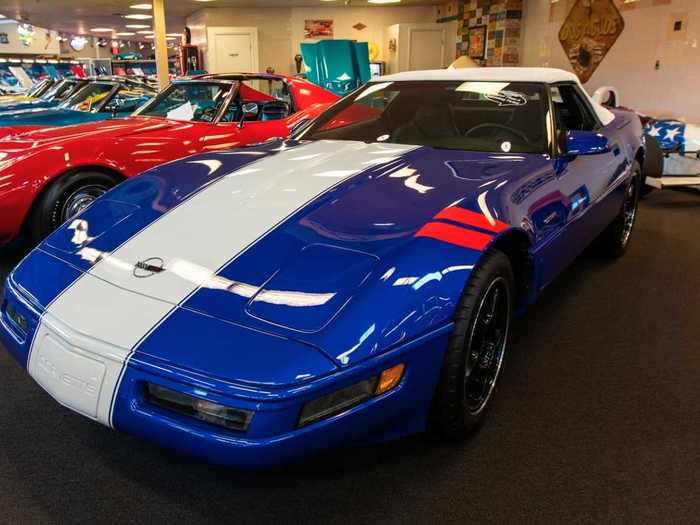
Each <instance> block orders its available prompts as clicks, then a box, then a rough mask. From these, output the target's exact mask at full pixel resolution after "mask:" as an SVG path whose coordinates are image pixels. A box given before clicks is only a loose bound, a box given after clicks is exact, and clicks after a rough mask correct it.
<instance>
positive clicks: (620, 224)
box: [598, 161, 642, 259]
mask: <svg viewBox="0 0 700 525" xmlns="http://www.w3.org/2000/svg"><path fill="white" fill-rule="evenodd" d="M632 172H633V176H632V178H631V179H630V181H629V183H628V184H627V187H626V188H625V199H624V201H623V203H622V207H621V208H620V213H619V214H618V215H617V217H615V220H614V221H613V222H612V223H610V225H609V226H608V227H607V228H606V229H605V231H603V233H602V234H601V235H600V237H599V238H598V246H599V247H600V251H601V252H602V253H603V254H604V255H606V256H608V257H611V258H613V259H615V258H618V257H621V256H622V255H624V253H625V252H626V251H627V247H628V246H629V241H630V237H631V236H632V231H633V230H634V223H635V221H636V218H637V210H638V208H639V196H640V190H641V186H642V170H641V168H640V166H639V163H638V162H636V161H635V162H634V164H633V165H632Z"/></svg>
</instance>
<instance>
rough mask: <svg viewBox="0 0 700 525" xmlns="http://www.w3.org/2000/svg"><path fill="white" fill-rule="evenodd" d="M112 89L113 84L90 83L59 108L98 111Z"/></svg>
mask: <svg viewBox="0 0 700 525" xmlns="http://www.w3.org/2000/svg"><path fill="white" fill-rule="evenodd" d="M113 89H114V84H107V83H105V82H92V83H90V84H88V85H87V86H85V87H84V88H83V89H81V90H80V91H78V92H77V93H75V94H74V95H73V96H71V97H70V98H68V100H66V101H65V102H64V103H63V104H61V107H63V108H65V109H73V110H76V111H93V112H94V111H98V110H99V106H100V105H101V104H102V103H103V102H104V101H105V99H106V98H107V97H108V96H109V94H110V93H111V92H112V90H113Z"/></svg>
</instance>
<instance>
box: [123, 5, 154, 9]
mask: <svg viewBox="0 0 700 525" xmlns="http://www.w3.org/2000/svg"><path fill="white" fill-rule="evenodd" d="M129 7H130V8H131V9H149V10H150V9H153V6H152V5H151V4H134V5H130V6H129Z"/></svg>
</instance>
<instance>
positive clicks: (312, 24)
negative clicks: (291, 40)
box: [304, 20, 333, 38]
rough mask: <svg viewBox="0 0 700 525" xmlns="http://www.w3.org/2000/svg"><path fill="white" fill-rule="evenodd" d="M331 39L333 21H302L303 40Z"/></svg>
mask: <svg viewBox="0 0 700 525" xmlns="http://www.w3.org/2000/svg"><path fill="white" fill-rule="evenodd" d="M319 37H333V20H304V38H319Z"/></svg>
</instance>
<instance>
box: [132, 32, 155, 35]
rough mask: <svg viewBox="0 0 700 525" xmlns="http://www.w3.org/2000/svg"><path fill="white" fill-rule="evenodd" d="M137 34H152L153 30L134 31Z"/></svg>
mask: <svg viewBox="0 0 700 525" xmlns="http://www.w3.org/2000/svg"><path fill="white" fill-rule="evenodd" d="M136 32H137V33H138V34H139V35H152V34H153V31H136Z"/></svg>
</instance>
